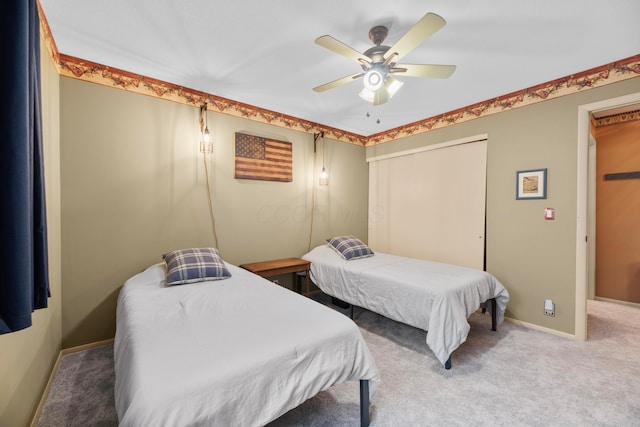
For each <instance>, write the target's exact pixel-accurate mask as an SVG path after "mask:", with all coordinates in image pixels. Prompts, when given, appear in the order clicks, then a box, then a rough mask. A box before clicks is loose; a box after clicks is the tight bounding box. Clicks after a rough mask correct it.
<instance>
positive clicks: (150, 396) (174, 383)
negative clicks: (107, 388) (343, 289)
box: [114, 263, 379, 427]
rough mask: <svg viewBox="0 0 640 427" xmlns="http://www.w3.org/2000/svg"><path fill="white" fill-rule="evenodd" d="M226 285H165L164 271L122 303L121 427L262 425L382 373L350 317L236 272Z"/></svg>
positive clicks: (136, 281)
mask: <svg viewBox="0 0 640 427" xmlns="http://www.w3.org/2000/svg"><path fill="white" fill-rule="evenodd" d="M227 267H228V269H229V271H230V272H231V274H232V277H231V278H229V279H225V280H218V281H207V282H199V283H191V284H188V285H177V286H171V287H167V286H166V285H165V276H166V266H165V264H164V263H160V264H156V265H153V266H151V267H149V268H148V269H146V270H145V271H143V272H142V273H139V274H137V275H136V276H134V277H132V278H131V279H129V280H128V281H127V282H126V283H125V284H124V286H123V288H122V290H121V292H120V295H119V297H118V304H117V316H116V338H115V344H114V361H115V372H116V384H115V400H116V409H117V413H118V418H119V420H120V426H121V427H126V426H137V427H140V426H158V425H163V426H187V425H190V426H197V425H201V426H205V425H206V426H211V425H224V426H258V425H264V424H267V423H268V422H270V421H272V420H274V419H276V418H278V417H279V416H280V415H282V414H284V413H285V412H287V411H288V410H290V409H292V408H294V407H296V406H298V405H299V404H301V403H302V402H304V401H305V400H307V399H309V398H311V397H313V396H314V395H316V394H317V393H319V392H320V391H323V390H326V389H327V388H329V387H331V386H332V385H334V384H338V383H341V382H344V381H350V380H363V379H366V380H370V385H371V392H372V394H373V393H374V392H375V389H376V384H377V382H378V381H379V374H378V371H377V368H376V365H375V361H374V360H373V357H372V356H371V353H370V352H369V349H368V348H367V345H366V344H365V342H364V340H363V338H362V335H361V334H360V331H359V329H358V327H357V326H356V325H355V324H354V323H353V321H352V320H350V319H349V318H347V317H346V316H344V315H342V314H340V313H337V312H335V311H334V310H332V309H330V308H327V307H325V306H323V305H321V304H319V303H317V302H315V301H313V300H311V299H308V298H305V297H303V296H301V295H298V294H296V293H294V292H291V291H289V290H287V289H285V288H282V287H280V286H278V285H275V284H273V283H271V282H270V281H268V280H265V279H263V278H261V277H259V276H256V275H254V274H252V273H250V272H248V271H245V270H243V269H240V268H238V267H236V266H233V265H230V264H227Z"/></svg>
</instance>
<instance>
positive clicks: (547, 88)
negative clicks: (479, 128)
mask: <svg viewBox="0 0 640 427" xmlns="http://www.w3.org/2000/svg"><path fill="white" fill-rule="evenodd" d="M38 8H39V10H40V17H41V20H40V30H41V33H42V38H43V40H44V42H45V45H46V47H47V50H48V52H49V55H50V56H51V58H52V60H53V62H54V64H55V66H56V69H57V70H58V73H59V74H60V75H61V76H66V77H71V78H75V79H79V80H84V81H87V82H92V83H97V84H101V85H105V86H111V87H115V88H119V89H124V90H127V91H130V92H135V93H139V94H143V95H149V96H153V97H156V98H160V99H166V100H169V101H174V102H178V103H181V104H186V105H192V106H194V107H199V106H200V105H202V104H203V103H205V102H206V103H207V104H208V109H209V111H215V112H219V113H223V114H228V115H231V116H235V117H241V118H245V119H249V120H254V121H257V122H261V123H266V124H271V125H275V126H279V127H283V128H287V129H292V130H297V131H300V132H305V133H318V132H324V135H325V137H326V138H331V139H334V140H337V141H341V142H346V143H349V144H355V145H360V146H371V145H376V144H382V143H385V142H390V141H393V140H396V139H400V138H405V137H408V136H412V135H417V134H420V133H424V132H429V131H431V130H435V129H440V128H443V127H446V126H450V125H454V124H458V123H463V122H466V121H468V120H473V119H477V118H480V117H485V116H488V115H491V114H496V113H501V112H504V111H507V110H511V109H514V108H519V107H524V106H527V105H531V104H535V103H538V102H542V101H546V100H549V99H553V98H557V97H560V96H565V95H570V94H573V93H577V92H580V91H583V90H588V89H591V88H595V87H599V86H604V85H607V84H611V83H616V82H619V81H623V80H627V79H631V78H636V77H639V76H640V54H638V55H635V56H632V57H629V58H626V59H622V60H620V61H616V62H613V63H610V64H607V65H603V66H600V67H597V68H592V69H590V70H587V71H583V72H581V73H576V74H573V75H571V76H567V77H563V78H560V79H557V80H553V81H550V82H547V83H543V84H540V85H537V86H533V87H530V88H527V89H523V90H519V91H517V92H512V93H510V94H507V95H503V96H500V97H497V98H493V99H489V100H486V101H482V102H479V103H477V104H473V105H469V106H467V107H463V108H459V109H457V110H453V111H449V112H447V113H444V114H440V115H438V116H434V117H429V118H426V119H423V120H419V121H417V122H413V123H409V124H406V125H404V126H400V127H397V128H394V129H390V130H387V131H384V132H380V133H376V134H373V135H370V136H363V135H358V134H355V133H352V132H347V131H343V130H340V129H336V128H332V127H328V126H324V125H321V124H318V123H314V122H310V121H307V120H303V119H299V118H297V117H293V116H289V115H286V114H282V113H277V112H275V111H271V110H266V109H263V108H259V107H255V106H252V105H249V104H244V103H242V102H238V101H233V100H230V99H226V98H222V97H219V96H216V95H212V94H208V93H205V92H200V91H196V90H193V89H189V88H186V87H183V86H179V85H175V84H172V83H167V82H163V81H160V80H156V79H152V78H149V77H145V76H142V75H139V74H135V73H130V72H127V71H123V70H119V69H117V68H112V67H109V66H106V65H101V64H97V63H95V62H91V61H86V60H82V59H79V58H75V57H72V56H69V55H64V54H60V53H59V52H58V49H57V47H56V44H55V41H54V39H53V36H52V35H51V31H50V29H49V24H48V23H47V21H46V17H45V16H44V13H43V12H42V9H41V7H40V4H39V3H38Z"/></svg>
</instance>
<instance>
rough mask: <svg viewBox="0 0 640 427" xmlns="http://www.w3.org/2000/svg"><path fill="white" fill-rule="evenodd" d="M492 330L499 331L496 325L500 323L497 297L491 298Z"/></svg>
mask: <svg viewBox="0 0 640 427" xmlns="http://www.w3.org/2000/svg"><path fill="white" fill-rule="evenodd" d="M490 301H491V330H492V331H497V330H498V325H496V323H498V319H497V318H498V315H497V313H498V304H497V303H496V299H495V298H491V299H490Z"/></svg>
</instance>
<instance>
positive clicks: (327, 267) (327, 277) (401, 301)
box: [302, 245, 509, 364]
mask: <svg viewBox="0 0 640 427" xmlns="http://www.w3.org/2000/svg"><path fill="white" fill-rule="evenodd" d="M302 258H304V259H306V260H308V261H311V279H312V280H313V282H314V283H315V284H316V285H318V287H320V289H322V291H323V292H325V293H326V294H329V295H331V296H334V297H336V298H339V299H341V300H343V301H346V302H348V303H350V304H353V305H355V306H358V307H363V308H366V309H368V310H371V311H373V312H376V313H378V314H382V315H383V316H385V317H388V318H390V319H393V320H397V321H399V322H402V323H406V324H408V325H411V326H415V327H416V328H420V329H423V330H425V331H428V333H427V345H428V346H429V348H430V349H431V351H433V353H434V354H435V355H436V357H437V358H438V360H439V361H440V362H441V363H443V364H444V363H445V362H446V361H447V359H449V356H450V355H451V353H452V352H453V351H454V350H455V349H456V348H458V347H459V346H460V344H462V343H463V342H465V340H466V339H467V334H468V333H469V329H470V326H469V323H468V322H467V318H468V317H469V316H470V315H471V314H472V313H473V312H474V311H476V310H477V309H478V307H480V304H481V303H483V302H485V301H486V300H488V299H491V298H496V303H497V313H496V314H497V324H500V323H502V321H503V319H504V310H505V309H506V307H507V303H508V302H509V293H508V292H507V290H506V289H505V287H504V286H503V285H502V284H501V283H500V282H499V281H498V280H497V279H496V278H495V277H494V276H492V275H491V274H489V273H487V272H484V271H480V270H475V269H471V268H466V267H459V266H455V265H450V264H443V263H437V262H431V261H424V260H419V259H414V258H405V257H400V256H395V255H389V254H384V253H379V252H376V254H375V255H374V256H372V257H368V258H361V259H356V260H350V261H346V260H344V259H343V258H342V257H341V256H340V255H338V254H337V253H336V252H335V251H334V250H333V249H331V248H330V247H329V246H327V245H322V246H318V247H316V248H314V249H312V250H311V251H310V252H309V253H307V254H306V255H304V256H303V257H302Z"/></svg>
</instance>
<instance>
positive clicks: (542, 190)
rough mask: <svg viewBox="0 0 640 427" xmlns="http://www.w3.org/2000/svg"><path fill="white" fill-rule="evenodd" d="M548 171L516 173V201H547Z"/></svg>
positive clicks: (535, 170)
mask: <svg viewBox="0 0 640 427" xmlns="http://www.w3.org/2000/svg"><path fill="white" fill-rule="evenodd" d="M546 198H547V169H546V168H544V169H531V170H526V171H517V172H516V200H526V199H546Z"/></svg>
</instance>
